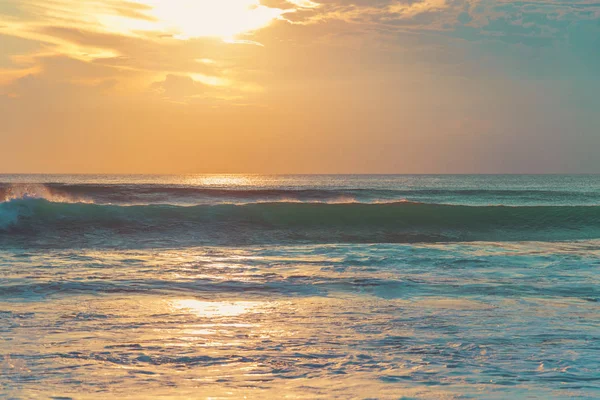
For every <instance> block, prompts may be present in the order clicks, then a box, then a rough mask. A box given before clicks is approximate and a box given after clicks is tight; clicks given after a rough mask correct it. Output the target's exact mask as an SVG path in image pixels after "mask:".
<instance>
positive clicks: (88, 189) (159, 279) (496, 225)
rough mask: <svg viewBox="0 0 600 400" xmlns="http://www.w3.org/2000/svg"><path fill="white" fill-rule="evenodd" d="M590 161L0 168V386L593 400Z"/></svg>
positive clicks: (599, 318)
mask: <svg viewBox="0 0 600 400" xmlns="http://www.w3.org/2000/svg"><path fill="white" fill-rule="evenodd" d="M599 260H600V176H595V175H582V176H500V175H499V176H253V175H244V176H242V175H226V176H216V175H210V176H168V177H160V176H0V288H1V290H0V334H1V336H2V338H3V340H2V341H0V355H1V357H2V358H1V359H0V397H2V396H7V397H8V398H36V397H41V398H48V397H57V398H77V399H80V398H83V399H86V398H98V399H100V398H106V397H107V396H110V397H116V398H148V397H151V396H153V397H162V398H186V397H187V398H198V397H201V398H208V397H216V398H241V397H243V396H247V397H248V398H265V397H274V398H281V397H284V396H287V397H290V398H307V397H317V398H340V399H346V398H383V399H397V398H403V397H404V398H432V399H440V398H447V399H454V398H456V399H459V398H490V399H505V398H521V397H525V396H527V397H528V398H539V399H547V398H565V399H567V398H582V399H588V398H596V397H598V396H600V377H599V376H598V371H599V370H600V364H599V363H598V360H600V348H599V347H598V346H597V343H599V342H600V286H599V283H600V281H599V276H600V274H599V272H600V271H599V268H600V261H599Z"/></svg>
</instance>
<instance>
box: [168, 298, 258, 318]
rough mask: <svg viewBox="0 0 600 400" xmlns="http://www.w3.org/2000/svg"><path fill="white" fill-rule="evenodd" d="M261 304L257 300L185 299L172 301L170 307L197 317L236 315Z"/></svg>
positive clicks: (256, 309) (254, 309)
mask: <svg viewBox="0 0 600 400" xmlns="http://www.w3.org/2000/svg"><path fill="white" fill-rule="evenodd" d="M261 304H262V303H261V302H257V301H234V302H219V301H201V300H193V299H185V300H175V301H172V302H171V307H172V308H174V309H175V310H180V311H181V310H183V311H188V312H190V313H193V314H195V315H197V316H199V317H237V316H240V315H242V314H247V313H249V312H257V311H258V310H259V308H260V306H261Z"/></svg>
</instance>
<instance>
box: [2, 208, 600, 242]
mask: <svg viewBox="0 0 600 400" xmlns="http://www.w3.org/2000/svg"><path fill="white" fill-rule="evenodd" d="M8 237H21V238H23V240H25V239H27V240H30V239H32V238H43V239H44V240H50V239H52V238H54V239H55V240H56V243H58V244H60V243H65V245H66V244H72V243H73V242H77V241H79V242H81V243H82V244H83V245H88V244H90V243H92V244H93V243H96V242H97V240H98V239H100V240H102V241H103V243H106V241H107V240H108V241H110V245H120V244H122V243H125V242H127V241H133V242H136V243H138V242H140V241H143V242H147V243H149V244H150V245H157V244H158V245H163V244H165V243H167V242H171V243H175V244H177V245H181V244H183V243H189V244H193V245H204V244H215V245H223V244H225V245H227V244H230V245H241V244H286V243H411V242H462V241H547V240H578V239H597V238H600V207H598V206H521V207H505V206H480V207H475V206H453V205H440V204H424V203H410V202H397V203H388V204H356V203H349V204H323V203H285V202H283V203H282V202H279V203H254V204H247V205H231V204H228V205H199V206H190V207H182V206H170V205H146V206H116V205H98V204H83V203H81V204H67V203H53V202H50V201H48V200H43V199H20V200H12V201H10V202H7V203H3V204H0V242H2V241H6V240H7V238H8ZM48 238H50V239H48Z"/></svg>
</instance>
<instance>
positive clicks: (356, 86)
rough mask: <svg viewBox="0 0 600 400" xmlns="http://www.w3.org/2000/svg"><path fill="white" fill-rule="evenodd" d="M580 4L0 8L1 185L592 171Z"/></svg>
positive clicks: (5, 4) (118, 1) (208, 3)
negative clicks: (54, 177) (40, 177)
mask: <svg viewBox="0 0 600 400" xmlns="http://www.w3.org/2000/svg"><path fill="white" fill-rule="evenodd" d="M576 3H577V4H576V5H577V7H574V5H573V4H574V3H573V2H572V1H566V0H545V1H539V2H530V3H526V2H525V3H524V2H516V1H509V0H497V1H492V0H354V1H349V0H322V1H312V0H260V1H259V0H169V1H165V0H85V1H83V0H2V1H0V50H1V51H0V119H1V121H2V122H1V125H0V143H1V144H2V149H1V150H0V151H1V152H2V154H1V157H0V172H65V173H74V172H82V173H83V172H90V173H94V172H106V173H118V172H131V173H138V172H139V173H192V172H259V173H354V172H356V173H375V172H384V173H421V172H422V173H429V172H442V173H443V172H579V171H591V170H596V169H597V170H600V161H598V159H597V157H595V156H594V153H593V152H592V150H591V149H593V148H594V147H597V145H598V144H600V143H599V142H598V141H599V140H600V139H598V138H599V136H600V135H598V134H597V127H598V126H599V122H600V121H599V120H598V117H597V113H596V112H595V111H594V110H595V108H596V107H595V106H596V105H598V101H597V96H596V95H595V93H597V90H596V89H597V88H598V78H597V74H595V73H594V71H597V69H596V67H598V66H600V62H599V60H598V57H597V56H593V55H590V54H594V53H590V50H592V49H593V48H594V46H597V44H594V43H595V42H593V41H590V40H588V38H589V37H590V35H591V36H592V37H594V35H597V34H598V33H600V29H599V28H598V26H597V23H596V24H595V23H594V21H597V19H598V18H599V17H600V14H599V11H597V10H598V7H596V6H597V5H598V4H597V3H598V2H595V1H591V0H582V1H577V2H576ZM596 37H598V36H596ZM596 54H597V52H596Z"/></svg>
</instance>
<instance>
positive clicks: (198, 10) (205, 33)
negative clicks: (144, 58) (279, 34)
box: [138, 0, 289, 40]
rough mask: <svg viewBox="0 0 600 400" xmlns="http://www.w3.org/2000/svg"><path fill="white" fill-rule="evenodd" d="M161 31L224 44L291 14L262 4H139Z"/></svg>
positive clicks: (236, 0)
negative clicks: (146, 7) (145, 8)
mask: <svg viewBox="0 0 600 400" xmlns="http://www.w3.org/2000/svg"><path fill="white" fill-rule="evenodd" d="M138 2H140V3H143V4H145V5H147V6H149V7H151V9H150V10H149V11H148V15H149V16H150V17H152V18H154V19H155V21H156V22H155V23H156V24H157V25H159V26H160V28H161V30H164V31H167V32H171V33H173V34H174V36H176V37H179V38H193V37H218V38H222V39H225V40H228V39H234V38H236V37H237V36H239V35H242V34H245V33H249V32H252V31H256V30H258V29H261V28H264V27H266V26H268V25H269V24H271V23H272V22H273V21H275V20H276V19H278V18H280V17H281V16H282V15H283V14H285V13H286V12H289V10H282V9H279V8H271V7H267V6H265V5H262V4H260V1H259V0H169V1H165V0H138Z"/></svg>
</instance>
